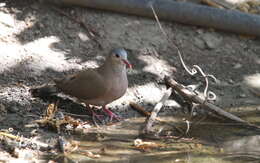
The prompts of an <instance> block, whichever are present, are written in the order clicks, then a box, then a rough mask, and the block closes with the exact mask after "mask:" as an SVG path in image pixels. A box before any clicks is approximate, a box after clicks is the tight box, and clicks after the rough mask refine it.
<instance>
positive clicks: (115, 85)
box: [32, 48, 132, 120]
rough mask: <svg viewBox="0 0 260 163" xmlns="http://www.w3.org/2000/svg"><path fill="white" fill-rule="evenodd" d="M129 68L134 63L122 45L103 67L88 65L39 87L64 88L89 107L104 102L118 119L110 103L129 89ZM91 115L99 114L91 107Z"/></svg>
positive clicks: (59, 89) (58, 89)
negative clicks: (86, 67)
mask: <svg viewBox="0 0 260 163" xmlns="http://www.w3.org/2000/svg"><path fill="white" fill-rule="evenodd" d="M127 68H132V65H131V64H130V62H129V61H128V59H127V52H126V50H124V49H122V48H118V49H114V50H113V51H112V52H111V53H110V54H109V55H108V56H107V57H106V60H105V62H104V63H103V64H102V65H101V66H100V67H97V68H92V69H85V70H83V71H81V72H79V73H77V74H75V75H72V76H67V77H65V78H63V79H55V80H54V82H55V84H54V85H53V86H52V88H51V89H50V87H49V88H47V87H45V88H41V89H38V90H37V91H41V90H42V91H43V92H45V93H46V92H50V93H53V92H62V93H64V94H66V95H69V96H71V97H75V98H77V99H78V100H79V101H80V102H83V103H85V104H86V106H87V107H88V106H89V105H94V106H102V109H103V111H104V112H106V113H107V114H108V115H109V117H110V120H113V119H114V118H115V119H119V118H118V116H117V115H116V114H115V113H113V112H112V111H110V110H109V109H108V108H107V104H109V103H111V102H113V101H115V100H117V99H119V98H120V97H122V96H123V95H124V94H125V93H126V90H127V88H128V79H127ZM53 87H54V88H55V89H53ZM54 90H55V91H54ZM33 91H36V90H32V92H33ZM92 116H97V115H96V113H94V112H93V111H92Z"/></svg>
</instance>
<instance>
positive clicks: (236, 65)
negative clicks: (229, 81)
mask: <svg viewBox="0 0 260 163" xmlns="http://www.w3.org/2000/svg"><path fill="white" fill-rule="evenodd" d="M241 67H242V64H240V63H237V64H235V65H234V66H233V68H234V69H239V68H241Z"/></svg>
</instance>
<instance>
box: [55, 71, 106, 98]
mask: <svg viewBox="0 0 260 163" xmlns="http://www.w3.org/2000/svg"><path fill="white" fill-rule="evenodd" d="M56 85H57V87H58V88H59V89H60V90H61V91H62V92H64V93H66V94H68V95H70V96H74V97H77V98H78V99H82V100H88V99H95V98H98V97H100V96H102V95H104V94H105V93H106V91H107V90H108V89H109V86H108V85H107V83H106V81H105V79H104V77H103V76H102V75H101V74H99V73H98V72H97V71H96V69H88V70H85V71H82V72H80V73H78V74H77V75H74V76H70V77H68V78H65V79H63V80H60V81H56Z"/></svg>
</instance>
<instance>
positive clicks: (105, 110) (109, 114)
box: [102, 106, 121, 121]
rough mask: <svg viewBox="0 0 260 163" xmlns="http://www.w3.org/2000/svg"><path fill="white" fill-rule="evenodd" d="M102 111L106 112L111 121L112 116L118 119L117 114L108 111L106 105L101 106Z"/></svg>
mask: <svg viewBox="0 0 260 163" xmlns="http://www.w3.org/2000/svg"><path fill="white" fill-rule="evenodd" d="M102 108H103V111H104V112H106V113H107V114H108V116H109V117H110V121H112V120H113V119H114V118H115V119H116V120H118V121H120V119H121V118H120V117H119V116H118V115H116V114H115V113H113V112H112V111H110V110H109V109H107V107H106V106H103V107H102Z"/></svg>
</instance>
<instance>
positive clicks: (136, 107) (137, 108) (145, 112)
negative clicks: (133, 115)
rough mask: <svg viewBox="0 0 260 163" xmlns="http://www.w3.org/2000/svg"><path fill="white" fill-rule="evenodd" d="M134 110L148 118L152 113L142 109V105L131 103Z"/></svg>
mask: <svg viewBox="0 0 260 163" xmlns="http://www.w3.org/2000/svg"><path fill="white" fill-rule="evenodd" d="M129 105H130V106H131V107H132V108H133V109H135V110H136V111H137V112H139V113H140V114H142V115H144V116H146V117H150V115H151V113H150V112H148V111H145V109H144V108H143V107H141V106H140V105H138V104H136V103H134V102H130V104H129Z"/></svg>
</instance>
